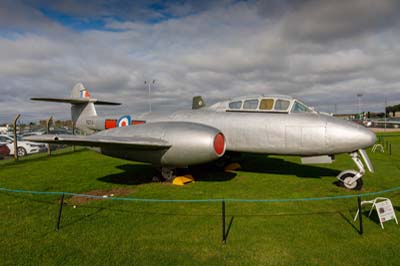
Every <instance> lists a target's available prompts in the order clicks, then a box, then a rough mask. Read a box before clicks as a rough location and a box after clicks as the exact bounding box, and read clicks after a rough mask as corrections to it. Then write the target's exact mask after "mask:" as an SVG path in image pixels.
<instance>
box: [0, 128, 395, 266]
mask: <svg viewBox="0 0 400 266" xmlns="http://www.w3.org/2000/svg"><path fill="white" fill-rule="evenodd" d="M385 140H387V141H390V142H391V143H392V150H393V154H392V156H389V155H388V154H381V153H376V154H371V153H369V154H370V158H371V161H372V162H373V164H374V166H375V170H376V173H375V174H373V175H372V174H370V173H367V174H366V175H365V177H364V188H363V190H362V191H361V193H366V192H373V191H380V190H383V189H388V188H392V187H397V186H400V168H399V167H400V164H399V159H400V135H398V136H388V137H386V138H385ZM299 161H300V160H299V158H297V157H281V156H269V157H267V156H258V155H257V156H256V155H246V156H244V157H243V158H242V159H241V164H242V169H241V170H239V171H235V172H230V173H225V172H217V171H210V172H208V171H205V170H201V169H200V170H199V169H198V170H197V171H196V173H195V176H196V182H195V183H192V184H189V185H186V186H184V187H177V186H173V185H171V184H166V183H153V182H151V179H152V177H153V175H154V174H155V172H154V170H153V168H152V167H151V166H148V165H145V164H137V163H133V162H128V161H124V160H119V159H115V158H109V157H105V156H102V155H100V154H97V153H94V152H92V151H89V150H79V151H77V152H75V153H73V152H70V150H69V149H67V150H64V151H59V152H58V153H57V154H54V155H53V156H52V157H50V158H48V157H47V156H46V155H36V156H30V157H26V158H23V159H22V160H21V161H19V162H16V163H15V162H12V161H2V162H0V187H5V188H11V189H26V190H36V191H67V192H74V193H87V192H90V191H94V190H97V191H99V190H105V191H106V190H107V191H109V190H115V191H119V190H118V189H123V191H125V193H128V195H124V197H136V198H157V199H209V198H241V199H274V198H304V197H322V196H338V195H350V194H355V193H356V192H354V191H348V190H345V189H343V188H341V187H337V186H335V185H334V184H333V183H334V182H335V181H336V179H335V177H334V176H335V175H337V174H338V173H339V172H340V171H341V170H344V169H355V165H354V164H353V162H352V160H351V159H350V157H349V156H347V155H341V156H338V157H337V158H336V161H335V163H333V164H331V165H318V166H304V165H300V164H299ZM383 196H387V197H389V198H391V199H392V202H393V204H394V205H395V209H396V213H397V215H398V216H399V211H400V207H399V206H400V194H399V193H389V194H385V195H383ZM367 199H371V198H365V200H367ZM58 202H59V196H49V195H31V194H17V193H5V192H0V264H1V265H378V264H379V265H399V264H400V252H399V251H400V226H398V225H396V224H395V223H394V221H389V222H387V223H385V229H384V230H382V229H381V228H380V225H379V223H378V220H377V216H376V214H374V215H373V216H372V217H370V218H368V217H367V212H368V209H367V208H365V209H364V216H363V217H364V234H363V235H359V232H358V221H356V222H353V217H354V215H355V212H356V207H357V202H356V199H340V200H329V201H313V202H290V203H227V204H226V214H227V217H226V221H227V231H228V236H227V243H226V245H222V243H221V238H222V232H221V230H222V229H221V204H220V203H143V202H142V203H140V202H121V201H111V200H92V201H89V202H81V203H79V202H78V203H77V202H75V201H74V199H71V198H70V197H67V198H66V205H65V206H64V209H63V215H62V220H61V226H60V231H59V232H56V231H55V226H56V218H57V211H58V206H59V205H58ZM74 205H76V208H74V207H73V206H74Z"/></svg>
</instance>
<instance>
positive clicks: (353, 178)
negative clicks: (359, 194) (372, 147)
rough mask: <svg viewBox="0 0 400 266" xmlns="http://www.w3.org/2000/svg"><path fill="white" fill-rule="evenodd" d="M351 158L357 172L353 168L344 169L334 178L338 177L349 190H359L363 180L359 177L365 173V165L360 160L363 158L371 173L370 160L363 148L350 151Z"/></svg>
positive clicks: (372, 170)
mask: <svg viewBox="0 0 400 266" xmlns="http://www.w3.org/2000/svg"><path fill="white" fill-rule="evenodd" d="M360 155H361V156H360ZM350 156H351V159H353V161H354V163H355V164H356V165H357V167H358V172H357V171H355V170H345V171H343V172H341V173H340V174H339V175H338V176H337V177H336V178H337V179H339V181H340V182H341V184H342V185H343V186H344V187H345V188H347V189H351V190H361V188H362V186H363V181H362V179H361V177H362V176H363V175H364V174H365V167H364V164H363V162H362V160H361V158H363V160H364V162H365V164H366V165H367V168H368V170H369V171H370V172H371V173H373V172H374V169H373V167H372V164H371V161H370V160H369V158H368V155H367V153H366V152H365V150H358V151H356V152H352V153H350Z"/></svg>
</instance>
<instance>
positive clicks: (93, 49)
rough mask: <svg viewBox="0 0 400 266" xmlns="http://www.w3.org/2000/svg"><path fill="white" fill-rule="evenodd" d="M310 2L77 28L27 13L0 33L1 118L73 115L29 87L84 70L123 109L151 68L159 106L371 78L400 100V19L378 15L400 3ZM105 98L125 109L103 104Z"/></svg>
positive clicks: (374, 95) (328, 97) (51, 89)
mask: <svg viewBox="0 0 400 266" xmlns="http://www.w3.org/2000/svg"><path fill="white" fill-rule="evenodd" d="M311 3H313V4H315V2H312V1H311V2H306V3H304V4H303V3H300V2H298V3H296V4H291V2H290V1H286V2H285V4H280V5H278V6H277V7H276V8H275V9H272V10H277V11H274V12H275V13H271V12H272V11H271V10H269V11H270V12H267V11H268V10H267V11H265V10H266V9H265V6H263V5H262V3H261V2H260V3H256V4H254V3H251V2H250V3H248V2H245V3H242V2H239V3H236V4H228V5H215V6H214V5H209V6H207V7H206V8H205V7H185V8H184V9H182V10H174V11H173V12H176V14H185V17H180V18H171V19H168V20H165V21H163V22H160V23H157V24H146V23H144V22H143V21H140V20H135V19H131V20H129V19H128V18H129V16H128V15H127V14H125V15H124V16H125V18H127V19H126V20H124V21H119V20H115V19H112V18H110V17H107V19H106V21H107V24H106V26H105V28H106V29H113V30H116V31H101V30H90V31H73V30H68V29H66V27H64V26H63V25H59V24H57V23H55V22H52V21H49V19H47V18H46V17H43V16H42V15H41V14H40V13H38V14H37V15H36V17H33V18H32V17H29V19H32V21H31V25H30V27H28V26H26V25H27V24H28V22H27V21H26V20H24V18H23V16H20V15H18V19H17V20H18V25H19V26H20V27H22V28H25V29H26V30H27V31H26V32H20V33H18V34H13V35H12V38H10V35H9V34H8V33H7V34H4V35H1V34H0V93H1V94H2V95H3V97H2V100H1V101H0V113H1V114H2V115H1V116H0V123H1V122H6V121H10V120H11V119H12V117H13V116H14V115H15V114H16V113H17V112H21V113H23V114H24V115H25V116H26V117H29V118H30V119H31V118H32V119H38V118H45V117H47V116H48V115H49V114H56V116H59V118H68V117H69V111H68V110H69V108H68V106H65V107H58V105H54V104H49V105H47V104H46V105H43V104H38V103H31V102H30V101H29V100H28V99H29V98H30V97H37V96H49V97H51V96H54V97H57V96H68V95H69V93H70V88H71V87H72V86H73V85H74V84H75V83H76V82H79V81H82V82H84V83H85V85H86V86H87V87H88V88H89V90H90V91H91V93H92V95H93V96H94V97H97V98H107V99H114V100H117V101H121V102H123V103H124V105H123V106H122V107H120V109H119V110H121V112H128V111H130V112H133V113H134V112H139V111H145V110H147V89H146V87H145V85H144V84H143V82H144V80H145V79H156V80H157V81H156V84H155V87H154V89H153V103H154V104H153V110H156V111H157V110H158V111H166V110H175V109H178V108H190V106H191V97H192V96H194V95H199V94H202V95H203V96H204V97H205V99H206V102H208V103H210V102H214V101H216V100H220V99H224V98H230V97H234V96H239V95H245V94H254V93H265V94H266V93H281V94H291V95H294V96H298V97H300V98H302V99H303V100H304V101H305V102H311V103H312V104H313V105H321V106H322V105H323V103H329V104H331V105H332V104H334V103H338V104H340V103H343V104H354V103H356V101H357V99H356V96H355V94H356V93H357V92H358V91H360V90H362V91H363V92H364V93H365V96H364V98H365V103H367V101H370V102H373V101H378V100H379V101H381V102H382V99H383V98H384V97H380V95H382V94H385V95H386V97H389V98H390V99H391V100H393V101H395V100H400V97H399V96H396V95H398V93H399V92H400V91H399V89H400V86H399V85H400V84H399V78H398V77H399V76H400V70H399V66H400V59H399V57H398V56H396V55H398V54H399V52H400V34H398V33H399V32H398V29H397V28H396V27H395V25H396V23H394V24H390V23H386V21H385V20H384V19H381V18H376V17H375V15H377V14H379V16H380V17H387V18H388V19H389V20H390V21H393V20H394V18H393V9H395V8H396V7H397V5H396V4H393V2H390V1H379V3H382V4H377V2H374V3H373V5H374V9H375V13H374V12H373V11H371V10H369V9H368V7H366V6H365V5H364V3H363V2H359V1H354V5H350V4H346V5H344V6H342V5H340V4H334V3H333V2H331V1H327V2H325V1H322V2H318V4H316V5H315V6H313V5H311ZM335 3H336V2H335ZM72 7H73V8H78V7H79V5H78V6H68V8H72ZM261 7H263V8H264V9H262V8H261ZM24 8H26V9H27V10H28V8H31V7H29V6H28V7H26V6H24ZM64 8H65V10H68V9H67V7H64ZM171 8H172V7H171ZM191 8H194V9H191ZM332 9H333V10H332ZM344 9H346V12H345V13H344V14H341V10H344ZM347 9H350V10H347ZM22 10H23V9H22ZM189 10H197V12H191V11H189ZM263 10H264V11H263ZM18 12H19V11H18ZM171 12H172V11H171ZM343 12H344V11H343ZM18 14H19V13H18ZM361 14H366V16H367V18H369V20H368V21H367V20H365V19H364V18H359V15H361ZM92 15H93V14H92ZM350 15H351V16H350ZM356 15H357V16H356ZM348 16H350V17H348ZM345 17H347V19H346V21H341V20H344V18H345ZM325 19H326V21H325ZM36 22H38V23H36ZM342 24H343V25H342ZM45 25H47V26H45ZM48 25H50V26H48ZM33 28H34V29H35V30H32V29H33ZM54 28H57V29H58V30H56V31H55V30H54ZM293 31H296V34H293ZM0 32H1V31H0ZM1 36H3V37H1ZM368 95H369V96H368ZM107 110H110V112H111V113H115V112H117V109H101V110H100V111H101V112H106V111H107ZM354 110H357V106H355V107H354ZM54 111H55V113H54Z"/></svg>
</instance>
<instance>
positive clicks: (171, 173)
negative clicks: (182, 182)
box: [161, 167, 175, 182]
mask: <svg viewBox="0 0 400 266" xmlns="http://www.w3.org/2000/svg"><path fill="white" fill-rule="evenodd" d="M161 175H162V177H164V178H165V180H167V181H168V182H172V180H173V179H174V177H175V168H169V167H163V168H161Z"/></svg>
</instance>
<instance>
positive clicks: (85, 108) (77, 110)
mask: <svg viewBox="0 0 400 266" xmlns="http://www.w3.org/2000/svg"><path fill="white" fill-rule="evenodd" d="M31 100H34V101H45V102H58V103H70V104H71V105H72V106H71V118H72V121H73V122H74V123H75V125H76V126H77V127H79V124H81V123H80V120H81V118H83V117H93V116H97V112H96V108H95V107H94V105H95V104H101V105H120V103H115V102H106V101H99V100H97V99H93V98H91V97H90V93H89V91H88V90H87V89H86V88H85V86H83V84H82V83H77V84H76V85H75V86H74V87H73V88H72V92H71V98H31Z"/></svg>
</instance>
